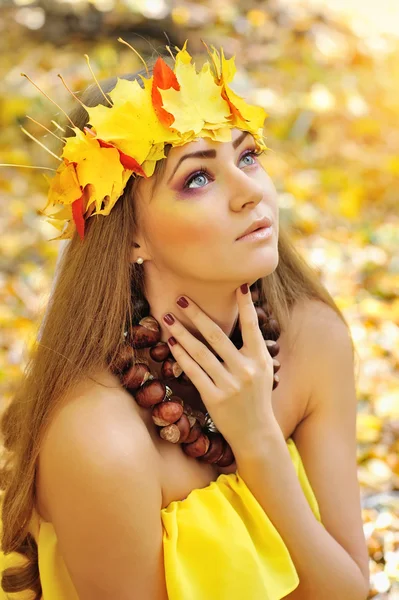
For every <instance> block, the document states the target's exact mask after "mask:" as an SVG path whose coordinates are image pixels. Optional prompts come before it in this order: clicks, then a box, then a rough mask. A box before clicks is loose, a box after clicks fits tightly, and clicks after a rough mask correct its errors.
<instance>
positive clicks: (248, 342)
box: [164, 288, 276, 454]
mask: <svg viewBox="0 0 399 600" xmlns="http://www.w3.org/2000/svg"><path fill="white" fill-rule="evenodd" d="M236 295H237V302H238V310H239V318H240V325H241V335H242V339H243V346H242V348H241V349H240V350H238V349H237V348H236V347H235V346H234V344H233V342H232V341H231V340H230V339H229V337H228V336H227V335H226V334H225V333H224V331H223V330H222V329H221V328H220V327H219V326H218V325H217V324H216V323H215V322H214V321H213V320H212V319H210V318H209V317H208V316H207V315H206V314H205V313H204V312H203V311H202V310H201V309H200V308H199V306H197V305H196V304H195V303H194V302H192V301H191V300H190V299H189V298H186V299H187V300H188V302H189V305H188V307H187V308H183V309H180V307H179V309H180V310H184V311H185V314H187V315H188V316H189V317H190V319H191V320H192V322H193V323H194V324H195V325H196V327H197V329H198V330H199V331H200V333H201V334H202V335H203V336H204V338H205V339H206V341H207V342H208V343H209V345H210V346H211V347H212V348H214V350H215V351H216V353H217V354H218V355H219V356H220V358H222V359H223V361H224V364H222V363H221V362H220V361H219V360H218V359H217V357H216V356H215V355H214V354H213V353H212V352H211V351H210V350H209V348H207V346H206V345H205V344H203V343H202V342H200V341H199V340H198V339H197V338H196V337H194V336H193V335H192V334H191V333H190V332H189V331H188V330H187V329H186V328H185V327H184V326H183V325H182V323H180V322H179V321H178V319H177V318H176V317H174V318H175V323H174V324H173V325H169V324H168V323H166V321H165V320H164V322H165V324H166V325H167V327H168V328H169V330H170V331H171V333H172V335H173V337H174V338H175V340H177V342H178V343H176V344H174V345H171V344H170V342H169V340H168V344H169V348H170V350H171V352H172V354H173V356H174V358H175V359H176V360H177V362H178V363H179V365H180V366H181V368H182V369H183V371H184V372H185V373H186V374H187V375H188V377H189V378H190V379H191V381H192V383H193V384H194V385H195V387H196V388H197V390H198V392H199V393H200V395H201V399H202V401H203V403H204V404H205V406H206V408H207V410H208V412H209V414H210V415H211V417H212V419H213V421H214V423H215V425H216V427H217V428H218V429H219V431H220V432H221V433H222V435H223V436H224V437H225V439H226V440H227V442H228V443H229V444H230V446H231V447H232V449H233V452H234V453H235V454H236V453H238V452H239V450H240V449H243V448H245V446H246V445H248V444H249V446H253V445H254V444H256V443H257V440H259V441H260V440H262V438H263V437H264V435H265V432H266V431H267V430H268V429H270V428H274V427H275V425H276V419H275V417H274V413H273V409H272V403H271V396H272V388H273V358H272V357H271V355H270V353H269V350H268V349H267V346H266V344H265V340H264V339H263V336H262V333H261V331H260V329H259V324H258V315H257V313H256V310H255V306H254V304H253V301H252V297H251V294H250V293H249V291H248V292H247V293H246V294H243V293H242V291H241V289H240V288H237V290H236ZM173 316H174V315H173Z"/></svg>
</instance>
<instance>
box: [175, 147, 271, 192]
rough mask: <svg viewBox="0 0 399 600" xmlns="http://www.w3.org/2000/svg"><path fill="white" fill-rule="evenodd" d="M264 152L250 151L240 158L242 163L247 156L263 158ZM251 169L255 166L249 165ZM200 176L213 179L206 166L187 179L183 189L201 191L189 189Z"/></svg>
mask: <svg viewBox="0 0 399 600" xmlns="http://www.w3.org/2000/svg"><path fill="white" fill-rule="evenodd" d="M264 152H265V151H264V150H248V151H246V152H243V154H242V155H241V156H240V161H241V160H242V159H243V158H245V156H261V155H262V154H264ZM248 166H249V167H251V166H253V165H248ZM198 175H206V176H207V177H208V178H210V179H211V175H210V174H209V173H208V171H207V169H206V167H204V166H202V165H201V166H200V168H199V170H198V171H196V172H195V173H192V174H191V175H190V176H189V177H188V179H186V181H185V183H184V185H183V189H184V190H188V191H191V190H197V189H201V188H189V187H188V186H189V185H190V183H191V182H192V181H193V180H194V179H195V178H196V177H198Z"/></svg>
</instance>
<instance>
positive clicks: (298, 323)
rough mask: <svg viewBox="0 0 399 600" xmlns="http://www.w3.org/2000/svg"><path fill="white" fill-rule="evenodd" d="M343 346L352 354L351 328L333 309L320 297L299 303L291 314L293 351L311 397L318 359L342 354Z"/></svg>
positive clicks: (291, 344)
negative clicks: (338, 353) (336, 353)
mask: <svg viewBox="0 0 399 600" xmlns="http://www.w3.org/2000/svg"><path fill="white" fill-rule="evenodd" d="M343 345H344V346H345V347H346V349H347V351H348V354H350V353H351V346H352V342H351V335H350V330H349V327H348V325H347V324H346V323H345V322H344V321H343V320H342V319H341V317H340V316H339V315H338V314H337V313H336V311H335V310H334V309H333V308H332V307H331V306H329V305H328V304H326V303H325V302H323V301H322V300H319V299H317V298H305V299H303V300H301V301H299V302H297V303H296V305H295V306H294V308H293V310H292V314H291V334H290V348H291V352H292V355H293V356H294V357H295V361H296V364H297V365H298V372H299V376H300V378H301V381H302V384H303V386H304V387H305V386H306V387H307V390H308V391H307V397H308V398H310V396H311V393H312V389H313V387H314V385H315V383H316V378H317V373H318V370H317V361H318V359H323V360H326V355H328V354H332V353H334V352H339V351H340V349H342V347H343ZM307 413H308V410H306V411H305V416H306V415H307Z"/></svg>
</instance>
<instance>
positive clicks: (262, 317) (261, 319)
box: [255, 306, 269, 327]
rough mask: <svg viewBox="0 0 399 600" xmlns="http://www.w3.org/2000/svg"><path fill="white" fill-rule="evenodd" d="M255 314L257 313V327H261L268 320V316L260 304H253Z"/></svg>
mask: <svg viewBox="0 0 399 600" xmlns="http://www.w3.org/2000/svg"><path fill="white" fill-rule="evenodd" d="M255 310H256V314H257V315H258V322H259V327H262V325H264V324H265V323H267V322H268V320H269V318H268V316H267V314H266V313H265V311H264V310H263V308H262V307H261V306H255Z"/></svg>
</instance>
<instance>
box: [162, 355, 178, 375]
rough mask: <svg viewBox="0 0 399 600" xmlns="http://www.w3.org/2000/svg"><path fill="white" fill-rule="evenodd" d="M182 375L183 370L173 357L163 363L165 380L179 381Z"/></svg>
mask: <svg viewBox="0 0 399 600" xmlns="http://www.w3.org/2000/svg"><path fill="white" fill-rule="evenodd" d="M182 373H183V369H182V368H181V366H180V365H179V363H178V362H177V361H176V360H175V359H174V358H173V357H171V358H167V359H166V360H165V361H164V362H163V363H162V368H161V375H162V377H163V378H164V379H177V377H180V375H181V374H182Z"/></svg>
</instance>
